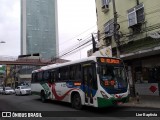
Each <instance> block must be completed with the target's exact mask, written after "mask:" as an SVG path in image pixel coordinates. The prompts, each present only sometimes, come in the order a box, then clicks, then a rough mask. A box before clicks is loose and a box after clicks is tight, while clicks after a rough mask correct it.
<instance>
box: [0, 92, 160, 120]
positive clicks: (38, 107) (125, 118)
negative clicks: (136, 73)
mask: <svg viewBox="0 0 160 120" xmlns="http://www.w3.org/2000/svg"><path fill="white" fill-rule="evenodd" d="M0 111H1V113H2V112H3V111H12V112H18V113H26V112H39V113H41V114H42V118H23V119H27V120H28V119H29V120H32V119H36V120H37V119H41V120H43V119H44V120H50V119H51V120H53V119H56V120H60V119H63V120H70V119H72V120H78V119H83V120H84V119H85V120H89V119H92V120H100V119H101V120H107V119H108V120H135V119H136V120H146V119H152V120H160V118H158V117H140V116H139V117H137V116H136V114H138V115H139V114H141V113H144V112H145V113H146V114H147V113H157V114H158V115H159V113H160V112H159V113H158V112H157V111H160V110H159V109H149V108H135V107H134V108H131V107H122V106H121V107H109V108H103V109H96V108H93V107H84V108H83V110H75V109H74V108H72V107H71V105H70V104H68V103H62V102H56V101H48V102H47V103H42V102H41V100H40V97H39V96H36V95H30V96H15V95H0ZM46 111H47V112H46ZM45 116H46V117H45ZM159 116H160V115H159ZM53 117H54V118H53ZM7 119H11V120H12V119H14V120H17V119H18V118H7ZM19 119H22V118H19ZM0 120H6V118H0Z"/></svg>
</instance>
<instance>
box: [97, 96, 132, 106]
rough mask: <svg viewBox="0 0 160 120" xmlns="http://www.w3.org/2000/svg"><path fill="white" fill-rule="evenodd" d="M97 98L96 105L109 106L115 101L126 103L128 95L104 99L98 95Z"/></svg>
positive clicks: (114, 103) (113, 104)
mask: <svg viewBox="0 0 160 120" xmlns="http://www.w3.org/2000/svg"><path fill="white" fill-rule="evenodd" d="M97 100H98V107H109V106H115V105H117V104H116V103H117V102H123V103H126V102H128V101H129V97H124V98H121V99H115V98H110V99H105V98H100V97H98V98H97Z"/></svg>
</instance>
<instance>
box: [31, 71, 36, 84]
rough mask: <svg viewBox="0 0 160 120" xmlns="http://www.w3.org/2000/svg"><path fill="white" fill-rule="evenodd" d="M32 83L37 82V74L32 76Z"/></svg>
mask: <svg viewBox="0 0 160 120" xmlns="http://www.w3.org/2000/svg"><path fill="white" fill-rule="evenodd" d="M32 82H33V83H34V82H37V73H33V74H32Z"/></svg>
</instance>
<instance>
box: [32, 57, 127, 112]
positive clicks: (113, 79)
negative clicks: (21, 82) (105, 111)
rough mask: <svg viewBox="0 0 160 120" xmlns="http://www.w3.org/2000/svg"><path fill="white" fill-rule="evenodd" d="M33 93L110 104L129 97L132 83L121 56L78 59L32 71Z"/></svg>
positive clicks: (78, 102)
mask: <svg viewBox="0 0 160 120" xmlns="http://www.w3.org/2000/svg"><path fill="white" fill-rule="evenodd" d="M31 91H32V94H38V95H40V97H41V101H42V102H46V100H47V99H51V100H57V101H63V102H68V103H71V105H72V107H74V108H75V109H81V108H82V106H84V105H85V106H93V107H108V106H115V105H118V104H120V103H126V102H128V100H129V85H128V80H127V76H126V71H125V66H124V63H123V61H122V60H121V59H117V58H109V57H96V56H92V57H88V58H84V59H80V60H76V61H71V62H66V63H61V64H52V65H48V66H43V67H41V68H40V69H37V70H34V71H32V81H31Z"/></svg>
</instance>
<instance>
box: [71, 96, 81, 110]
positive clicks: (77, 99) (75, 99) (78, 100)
mask: <svg viewBox="0 0 160 120" xmlns="http://www.w3.org/2000/svg"><path fill="white" fill-rule="evenodd" d="M72 106H73V107H74V108H75V109H78V110H80V109H82V103H81V97H80V95H79V94H78V93H76V94H74V96H73V98H72Z"/></svg>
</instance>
